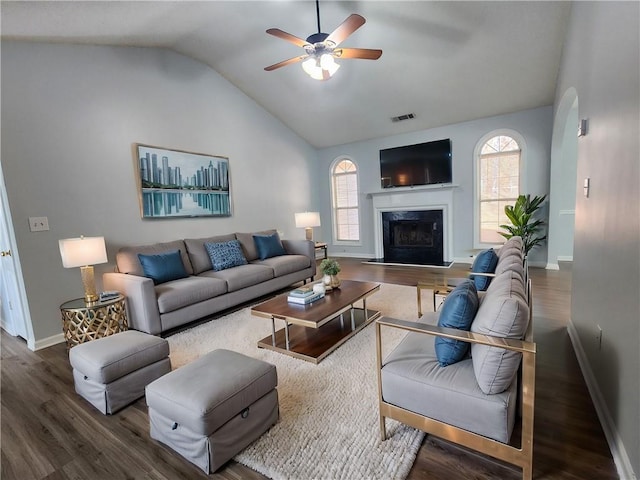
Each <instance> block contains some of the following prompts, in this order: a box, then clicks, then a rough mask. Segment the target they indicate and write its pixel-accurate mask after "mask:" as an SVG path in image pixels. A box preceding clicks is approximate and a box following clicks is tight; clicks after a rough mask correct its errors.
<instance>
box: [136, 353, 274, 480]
mask: <svg viewBox="0 0 640 480" xmlns="http://www.w3.org/2000/svg"><path fill="white" fill-rule="evenodd" d="M277 383H278V379H277V375H276V367H275V366H274V365H271V364H270V363H266V362H263V361H261V360H257V359H254V358H251V357H247V356H245V355H242V354H240V353H237V352H232V351H230V350H214V351H213V352H210V353H208V354H206V355H204V356H203V357H200V358H199V359H197V360H196V361H194V362H192V363H190V364H188V365H185V366H184V367H181V368H178V369H177V370H174V371H173V372H171V373H169V374H167V375H165V376H164V377H161V378H159V379H157V380H155V381H154V382H152V383H151V384H149V385H147V389H146V395H147V405H148V406H149V421H150V424H151V429H150V433H151V438H154V439H156V440H158V441H159V442H162V443H164V444H165V445H167V446H169V447H171V448H172V449H173V450H175V451H176V452H178V453H179V454H180V455H182V456H183V457H184V458H186V459H187V460H189V461H190V462H192V463H194V464H195V465H197V466H198V467H200V468H201V469H202V470H204V471H205V473H213V472H215V471H216V470H217V469H218V468H220V467H221V466H222V465H223V464H224V463H226V462H227V461H228V460H230V459H231V458H232V457H233V456H234V455H236V454H237V453H238V452H240V451H241V450H243V449H244V448H245V447H246V446H247V445H249V444H250V443H251V442H253V441H254V440H255V439H257V438H258V437H259V436H260V435H262V434H263V433H264V432H266V431H267V430H268V429H269V428H270V427H271V426H272V425H274V424H275V423H276V422H277V421H278V416H279V410H278V393H277V390H276V385H277Z"/></svg>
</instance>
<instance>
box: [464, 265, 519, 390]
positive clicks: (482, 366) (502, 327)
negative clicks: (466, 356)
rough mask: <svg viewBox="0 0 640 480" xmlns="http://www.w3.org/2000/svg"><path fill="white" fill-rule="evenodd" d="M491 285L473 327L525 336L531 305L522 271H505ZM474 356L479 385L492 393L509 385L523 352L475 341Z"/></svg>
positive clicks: (486, 332) (502, 334) (488, 332)
mask: <svg viewBox="0 0 640 480" xmlns="http://www.w3.org/2000/svg"><path fill="white" fill-rule="evenodd" d="M494 283H495V285H494ZM490 289H491V294H489V292H487V295H486V296H485V297H484V299H483V300H482V303H481V305H480V307H479V308H478V313H477V315H476V318H475V320H474V321H473V323H472V324H471V331H472V332H474V333H481V334H484V335H492V336H495V337H503V338H515V339H521V338H523V336H524V333H525V331H526V330H527V325H528V323H529V307H528V305H527V302H526V300H525V298H526V297H525V293H524V288H523V286H522V279H521V277H520V275H519V274H518V273H516V272H505V273H503V274H502V275H500V276H499V277H496V278H495V279H494V281H493V282H492V284H491V287H490ZM471 358H472V360H473V370H474V372H475V375H476V380H477V381H478V385H479V386H480V389H481V390H482V391H483V392H484V393H486V394H487V395H490V394H495V393H501V392H503V391H505V390H506V389H507V388H508V387H509V385H510V384H511V382H512V381H513V379H514V377H515V375H516V371H517V370H518V367H519V365H520V359H521V358H522V354H520V353H518V352H514V351H511V350H505V349H504V348H500V347H489V346H487V345H480V344H473V345H472V346H471Z"/></svg>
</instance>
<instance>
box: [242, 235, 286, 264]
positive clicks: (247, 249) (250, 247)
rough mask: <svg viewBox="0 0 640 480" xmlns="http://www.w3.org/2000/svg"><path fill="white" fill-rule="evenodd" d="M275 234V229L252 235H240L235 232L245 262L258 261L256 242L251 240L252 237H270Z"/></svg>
mask: <svg viewBox="0 0 640 480" xmlns="http://www.w3.org/2000/svg"><path fill="white" fill-rule="evenodd" d="M273 233H276V230H275V229H271V230H263V231H261V232H253V233H240V232H236V238H237V239H238V241H239V242H240V245H242V250H243V251H244V257H245V258H246V259H247V261H249V262H252V261H253V260H257V259H258V249H257V248H256V242H255V241H254V240H253V236H254V235H271V234H273Z"/></svg>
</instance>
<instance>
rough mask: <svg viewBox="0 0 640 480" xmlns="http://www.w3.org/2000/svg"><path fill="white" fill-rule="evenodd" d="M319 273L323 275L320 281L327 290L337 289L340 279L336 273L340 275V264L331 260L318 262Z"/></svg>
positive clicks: (326, 259)
mask: <svg viewBox="0 0 640 480" xmlns="http://www.w3.org/2000/svg"><path fill="white" fill-rule="evenodd" d="M320 271H321V272H322V274H323V275H324V277H323V279H322V281H323V282H324V284H325V285H326V287H327V290H330V289H331V288H338V287H339V286H340V279H339V278H338V273H340V264H339V263H338V261H337V260H334V259H332V258H325V259H324V260H322V262H320Z"/></svg>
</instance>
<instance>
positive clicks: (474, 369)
mask: <svg viewBox="0 0 640 480" xmlns="http://www.w3.org/2000/svg"><path fill="white" fill-rule="evenodd" d="M498 258H499V259H498V265H497V267H496V273H495V274H494V275H495V276H494V277H493V279H492V281H491V283H490V284H489V287H488V288H487V290H486V292H480V294H479V295H478V298H479V300H478V301H479V306H478V307H477V311H476V312H475V314H474V316H473V317H472V322H471V324H470V331H464V330H459V329H456V328H451V327H449V328H447V327H446V326H440V322H439V320H440V318H439V317H440V314H441V313H442V310H443V309H444V308H445V306H444V305H443V307H442V308H441V309H440V310H439V311H438V312H429V313H426V314H425V315H424V316H423V317H422V318H420V319H419V320H418V321H417V322H416V321H405V320H398V319H391V318H382V319H379V320H377V323H376V326H377V330H376V334H377V335H376V336H377V342H378V347H377V352H378V355H377V359H378V360H377V361H378V379H379V382H380V386H379V393H380V398H379V403H380V427H381V436H382V439H383V440H384V439H385V438H386V430H385V418H392V419H395V420H398V421H400V422H402V423H405V424H408V425H411V426H413V427H415V428H418V429H421V430H423V431H425V432H427V433H431V434H433V435H436V436H439V437H441V438H445V439H447V440H449V441H453V442H456V443H459V444H461V445H464V446H467V447H470V448H473V449H475V450H478V451H480V452H483V453H485V454H488V455H492V456H494V457H496V458H499V459H501V460H504V461H507V462H510V463H512V464H515V465H517V466H519V467H521V468H522V469H523V478H524V479H530V478H531V475H532V447H533V404H534V396H535V353H536V346H535V343H533V342H532V334H531V332H532V322H531V318H532V316H531V282H530V281H529V279H528V275H527V271H526V262H525V259H524V256H523V254H522V247H521V240H520V238H519V237H514V239H512V240H510V241H508V242H507V244H505V245H504V246H503V247H502V248H501V249H500V251H499V252H498ZM450 295H453V293H452V294H450ZM447 300H448V298H447ZM445 302H446V300H445ZM476 305H477V304H476ZM465 308H471V307H465ZM381 327H392V328H400V329H403V330H406V331H408V332H409V333H408V334H407V335H406V336H405V337H404V339H403V340H402V341H401V342H400V343H399V344H398V345H397V346H396V347H395V348H394V349H393V351H392V352H391V353H390V354H389V355H388V356H387V357H386V358H385V359H383V358H382V356H381V351H382V348H381V330H380V329H381ZM434 338H446V339H450V340H457V341H460V342H467V343H470V344H471V346H470V353H467V354H466V356H464V357H463V358H462V360H460V361H457V362H455V363H453V364H449V365H447V366H443V365H442V364H441V363H440V362H439V359H438V358H437V352H436V349H437V347H436V346H435V342H434ZM518 372H520V375H518ZM518 401H520V402H521V403H520V405H518ZM518 410H520V411H521V414H522V428H521V431H520V432H521V438H520V447H519V448H517V447H513V446H511V445H509V442H510V440H511V434H512V432H513V430H514V424H515V419H516V412H517V411H518Z"/></svg>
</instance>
